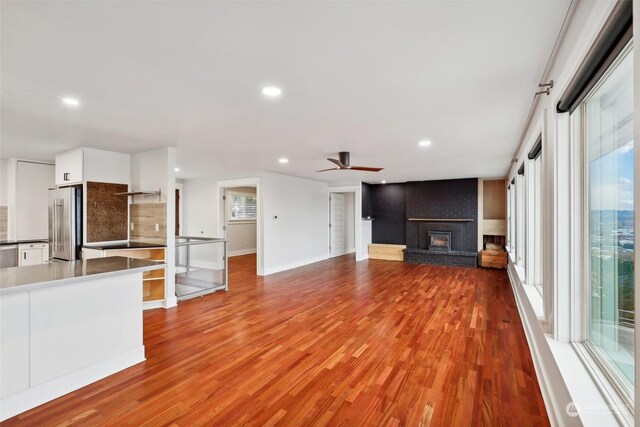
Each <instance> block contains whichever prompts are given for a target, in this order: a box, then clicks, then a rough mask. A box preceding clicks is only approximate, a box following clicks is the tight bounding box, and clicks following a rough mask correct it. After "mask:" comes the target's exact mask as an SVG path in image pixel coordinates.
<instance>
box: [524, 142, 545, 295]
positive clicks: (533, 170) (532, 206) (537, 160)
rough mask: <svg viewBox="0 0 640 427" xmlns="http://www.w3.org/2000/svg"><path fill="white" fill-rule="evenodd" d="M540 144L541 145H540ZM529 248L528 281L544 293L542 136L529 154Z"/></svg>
mask: <svg viewBox="0 0 640 427" xmlns="http://www.w3.org/2000/svg"><path fill="white" fill-rule="evenodd" d="M538 144H539V145H538ZM529 159H530V160H529V171H528V179H530V180H531V185H530V186H529V188H530V189H531V194H530V196H529V209H528V212H529V223H528V228H529V229H528V232H529V249H530V254H529V258H528V259H527V274H528V278H527V280H528V282H529V283H530V284H532V285H534V286H535V287H536V288H537V289H538V291H540V293H542V137H540V138H539V140H538V142H536V144H535V146H534V149H533V150H532V152H531V153H530V154H529Z"/></svg>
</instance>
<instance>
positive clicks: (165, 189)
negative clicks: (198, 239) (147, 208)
mask: <svg viewBox="0 0 640 427" xmlns="http://www.w3.org/2000/svg"><path fill="white" fill-rule="evenodd" d="M172 150H174V151H175V149H172ZM168 151H169V148H160V149H158V150H151V151H144V152H141V153H135V154H132V155H131V191H157V190H158V189H160V191H161V195H162V199H161V201H162V203H166V202H167V200H168V199H173V198H174V197H173V194H174V193H175V178H174V180H173V183H172V184H171V186H169V185H168V183H167V174H168V173H171V174H173V176H174V177H175V172H174V171H173V167H172V168H171V171H168V169H169V153H168ZM174 156H175V154H174ZM174 163H175V161H174ZM169 187H171V188H169ZM170 191H171V197H167V196H168V195H169V192H170ZM135 202H136V203H139V202H143V203H144V202H146V203H157V202H158V198H157V196H148V197H144V198H143V197H139V196H136V199H135ZM174 215H175V214H174ZM167 221H169V218H168V217H167Z"/></svg>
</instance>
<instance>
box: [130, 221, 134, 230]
mask: <svg viewBox="0 0 640 427" xmlns="http://www.w3.org/2000/svg"><path fill="white" fill-rule="evenodd" d="M133 228H134V227H133V223H131V231H133Z"/></svg>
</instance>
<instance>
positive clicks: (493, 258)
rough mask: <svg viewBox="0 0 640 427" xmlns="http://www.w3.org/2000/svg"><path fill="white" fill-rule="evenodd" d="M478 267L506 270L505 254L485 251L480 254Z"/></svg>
mask: <svg viewBox="0 0 640 427" xmlns="http://www.w3.org/2000/svg"><path fill="white" fill-rule="evenodd" d="M480 265H481V266H482V267H488V268H507V253H506V252H504V251H492V250H486V249H485V250H483V251H481V252H480Z"/></svg>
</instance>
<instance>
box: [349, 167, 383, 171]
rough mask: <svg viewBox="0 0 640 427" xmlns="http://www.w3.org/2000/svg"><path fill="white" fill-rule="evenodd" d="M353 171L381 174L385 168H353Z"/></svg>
mask: <svg viewBox="0 0 640 427" xmlns="http://www.w3.org/2000/svg"><path fill="white" fill-rule="evenodd" d="M349 169H351V170H352V171H365V172H380V171H381V170H382V169H384V168H368V167H366V166H351V167H350V168H349Z"/></svg>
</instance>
